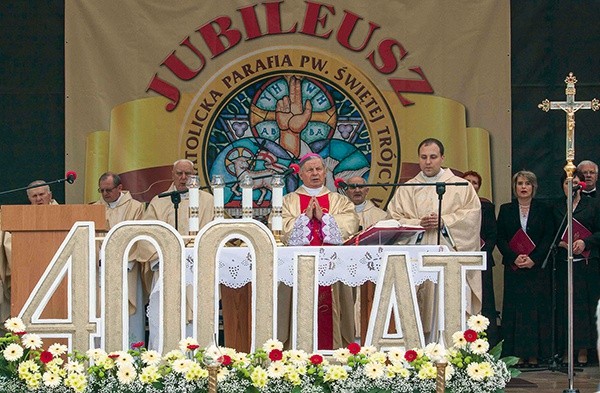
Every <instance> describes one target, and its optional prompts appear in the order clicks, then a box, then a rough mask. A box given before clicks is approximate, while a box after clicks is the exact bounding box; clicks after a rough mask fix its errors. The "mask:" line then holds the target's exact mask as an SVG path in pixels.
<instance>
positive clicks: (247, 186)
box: [240, 173, 254, 218]
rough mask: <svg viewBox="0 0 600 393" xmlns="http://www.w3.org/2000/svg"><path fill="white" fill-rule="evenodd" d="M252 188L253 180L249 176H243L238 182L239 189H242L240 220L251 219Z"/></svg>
mask: <svg viewBox="0 0 600 393" xmlns="http://www.w3.org/2000/svg"><path fill="white" fill-rule="evenodd" d="M253 186H254V179H252V177H250V175H249V174H247V173H246V174H245V175H244V176H243V177H242V180H241V181H240V187H241V188H242V218H252V213H253V211H252V207H253V206H252V204H253V201H252V187H253Z"/></svg>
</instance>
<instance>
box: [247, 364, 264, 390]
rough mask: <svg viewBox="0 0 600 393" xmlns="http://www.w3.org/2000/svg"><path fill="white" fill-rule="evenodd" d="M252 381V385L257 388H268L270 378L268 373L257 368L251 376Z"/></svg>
mask: <svg viewBox="0 0 600 393" xmlns="http://www.w3.org/2000/svg"><path fill="white" fill-rule="evenodd" d="M250 380H251V381H252V385H254V386H256V387H257V388H264V387H265V386H267V382H268V377H267V372H266V371H265V370H264V369H263V368H262V367H260V366H258V367H256V368H255V369H254V371H252V374H250Z"/></svg>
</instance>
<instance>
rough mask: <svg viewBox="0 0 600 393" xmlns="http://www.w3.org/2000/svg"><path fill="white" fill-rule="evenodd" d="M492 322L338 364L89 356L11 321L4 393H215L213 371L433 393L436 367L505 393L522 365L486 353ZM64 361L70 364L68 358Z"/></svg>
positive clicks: (272, 388)
mask: <svg viewBox="0 0 600 393" xmlns="http://www.w3.org/2000/svg"><path fill="white" fill-rule="evenodd" d="M488 323H489V322H488V321H487V319H486V318H485V317H481V316H474V317H471V318H470V319H469V321H468V326H469V329H468V330H466V331H464V332H456V333H455V334H454V335H453V341H454V343H453V346H452V348H449V349H445V348H444V347H443V346H442V345H440V344H429V345H427V346H426V347H425V348H424V349H409V350H404V349H392V350H390V351H388V352H386V353H384V352H380V351H377V349H376V348H374V347H370V346H365V347H361V346H360V345H359V344H356V343H352V344H350V345H348V347H347V348H340V349H338V350H336V351H335V352H334V354H333V356H332V357H331V358H329V359H328V358H325V357H323V356H322V355H320V354H309V353H306V352H304V351H301V350H287V351H284V350H283V345H282V344H281V343H280V342H279V341H277V340H269V341H267V342H266V343H265V344H264V345H263V346H262V348H260V349H258V350H257V351H255V352H254V353H251V354H246V353H242V352H237V351H236V350H234V349H231V348H221V347H216V346H211V347H209V348H206V349H201V348H200V346H199V345H198V343H197V342H196V341H195V340H194V339H193V338H187V339H184V340H182V341H181V342H180V343H179V348H178V349H176V350H172V351H170V352H168V353H166V354H165V355H161V354H159V353H158V352H156V351H151V350H146V349H145V348H144V347H143V346H144V343H142V342H140V343H135V344H133V345H132V348H131V349H129V350H128V351H117V352H111V353H106V352H105V351H103V350H101V349H92V350H89V351H87V352H86V353H85V354H84V353H79V352H74V353H72V354H69V355H67V354H66V350H67V348H66V347H65V346H64V345H61V344H53V345H50V347H48V349H46V350H44V349H42V348H43V343H42V340H41V339H40V337H39V336H37V335H35V334H28V333H25V326H24V325H23V323H22V321H21V320H20V319H18V318H11V319H9V320H7V321H6V322H5V324H4V326H5V327H6V329H7V330H8V331H9V333H7V334H6V335H5V336H4V337H3V338H1V339H0V391H2V392H7V393H17V392H19V393H21V392H27V391H35V392H40V393H72V392H86V393H87V392H101V393H108V392H110V393H133V392H147V393H158V392H172V393H184V392H194V393H196V392H198V393H203V392H207V391H208V383H209V368H210V367H213V368H214V369H215V370H218V373H217V376H216V379H217V391H219V392H227V393H254V392H256V393H258V392H261V393H270V392H273V393H275V392H292V393H300V392H311V393H312V392H314V393H329V392H332V393H337V392H339V393H342V392H390V393H396V392H398V393H401V392H435V389H436V376H437V367H436V363H438V362H444V363H447V366H446V375H445V378H446V391H448V392H481V393H484V392H502V391H503V389H504V387H505V386H506V383H507V382H508V381H509V380H510V378H511V376H514V375H518V370H513V369H509V367H510V366H511V365H514V364H515V363H516V362H517V358H514V357H511V358H506V359H500V358H499V355H500V352H501V346H500V345H499V346H497V347H496V348H494V349H493V350H492V351H489V352H488V349H489V345H488V343H487V339H486V338H485V329H486V328H487V324H488ZM65 359H66V360H65Z"/></svg>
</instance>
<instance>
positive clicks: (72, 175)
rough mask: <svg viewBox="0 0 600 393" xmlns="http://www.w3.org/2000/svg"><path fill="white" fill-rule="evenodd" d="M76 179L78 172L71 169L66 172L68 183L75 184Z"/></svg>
mask: <svg viewBox="0 0 600 393" xmlns="http://www.w3.org/2000/svg"><path fill="white" fill-rule="evenodd" d="M75 179H77V172H75V171H69V172H67V173H66V174H65V180H66V181H67V183H69V184H73V183H74V182H75Z"/></svg>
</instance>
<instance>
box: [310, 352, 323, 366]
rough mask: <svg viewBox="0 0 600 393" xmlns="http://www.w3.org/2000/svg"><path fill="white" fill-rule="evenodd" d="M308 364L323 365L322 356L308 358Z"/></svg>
mask: <svg viewBox="0 0 600 393" xmlns="http://www.w3.org/2000/svg"><path fill="white" fill-rule="evenodd" d="M310 362H311V363H312V364H321V363H323V356H321V355H319V354H314V355H312V356H311V357H310Z"/></svg>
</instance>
